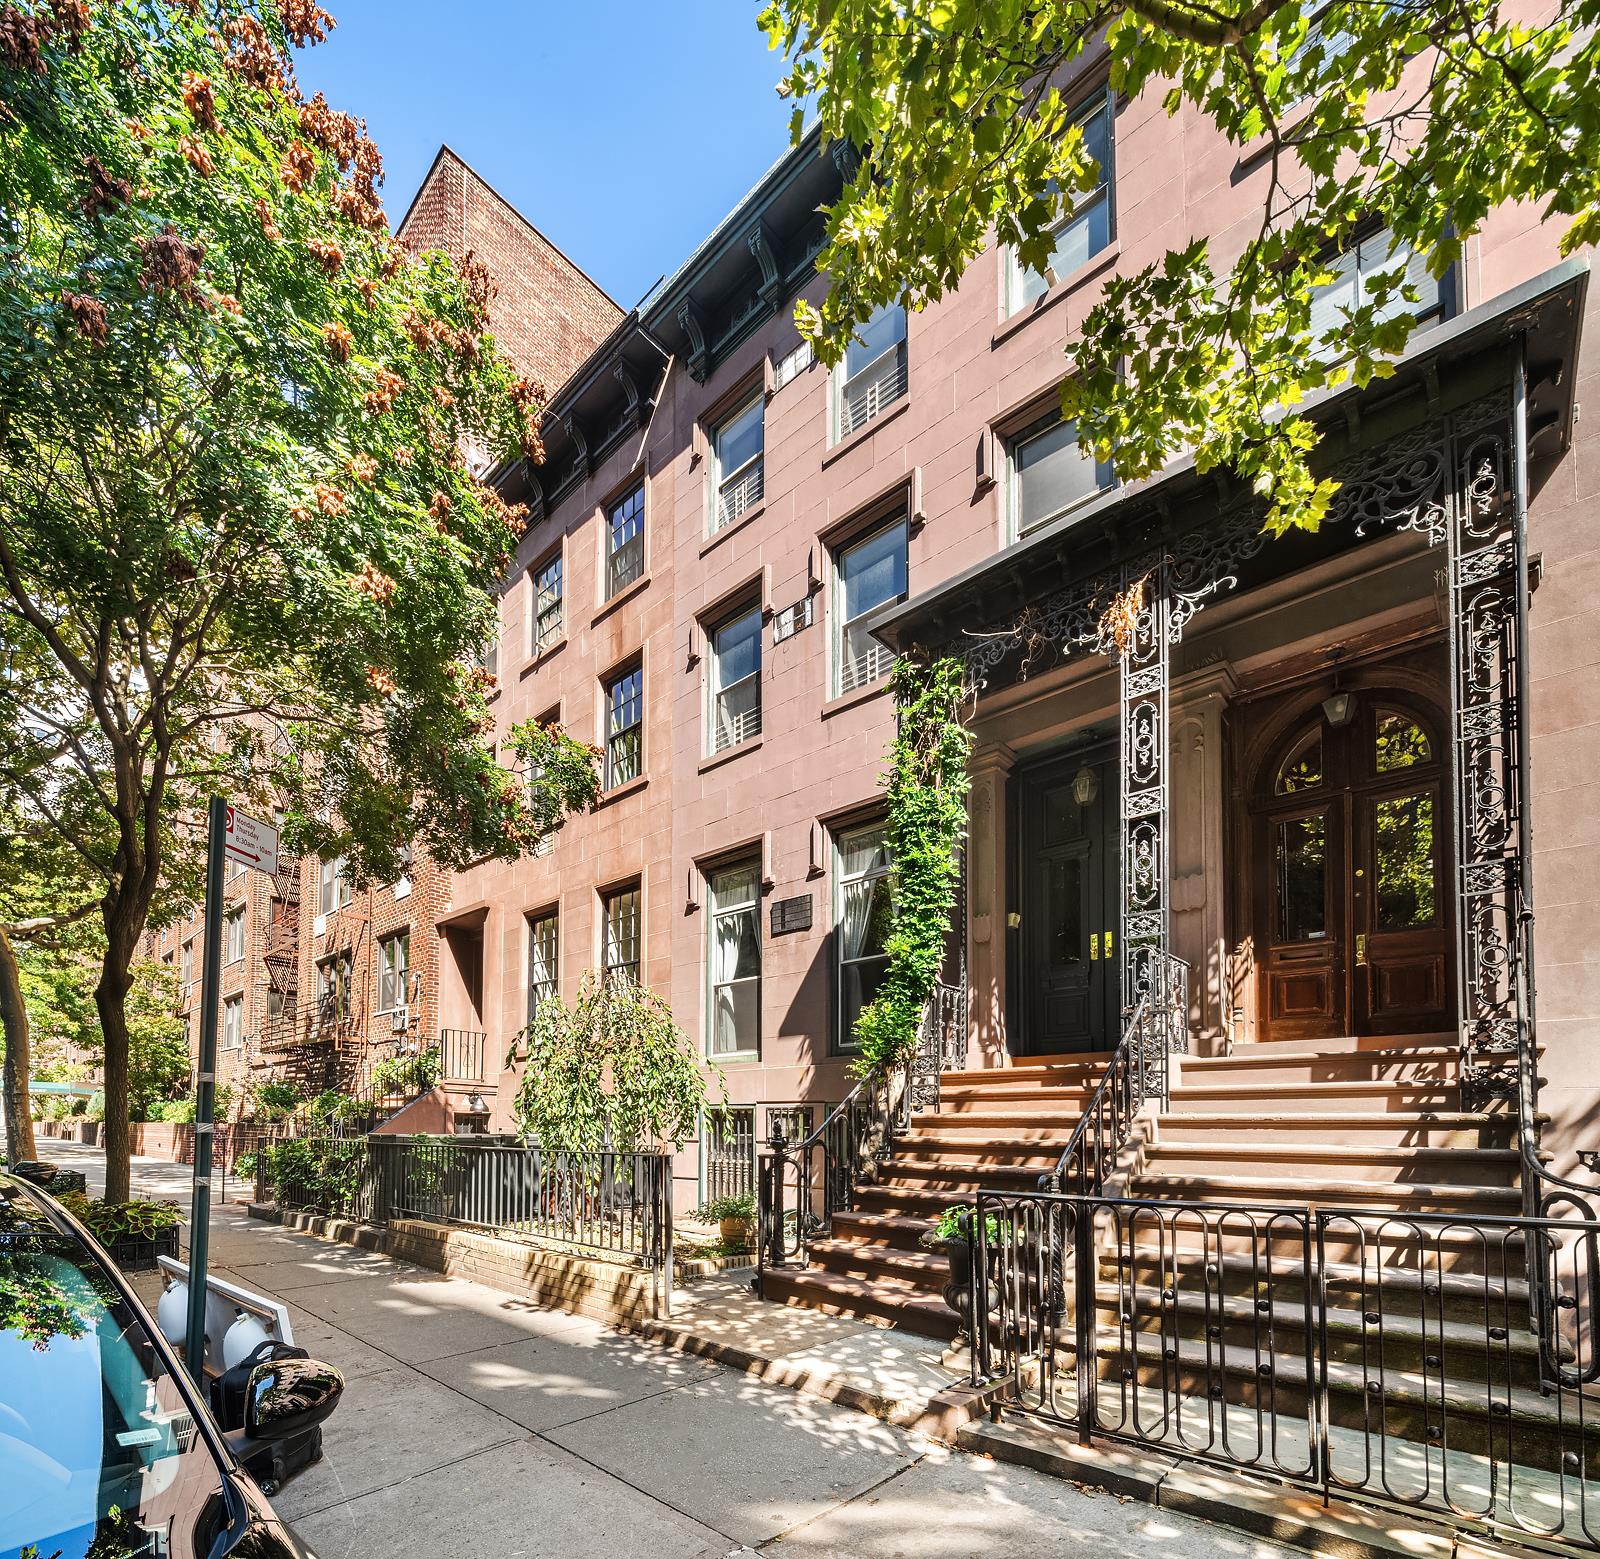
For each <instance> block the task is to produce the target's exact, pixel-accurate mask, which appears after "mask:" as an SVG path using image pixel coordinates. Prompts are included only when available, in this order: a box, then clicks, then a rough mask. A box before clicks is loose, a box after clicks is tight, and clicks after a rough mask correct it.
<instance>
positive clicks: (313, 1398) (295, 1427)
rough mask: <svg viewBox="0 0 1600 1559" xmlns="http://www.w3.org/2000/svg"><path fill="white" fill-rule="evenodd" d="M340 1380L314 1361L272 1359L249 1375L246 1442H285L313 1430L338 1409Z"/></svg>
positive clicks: (332, 1370) (329, 1368)
mask: <svg viewBox="0 0 1600 1559" xmlns="http://www.w3.org/2000/svg"><path fill="white" fill-rule="evenodd" d="M343 1395H344V1376H343V1375H341V1374H340V1373H339V1371H338V1370H336V1369H335V1368H334V1367H333V1366H332V1365H331V1364H322V1363H319V1362H318V1361H317V1360H316V1359H273V1360H272V1361H271V1362H270V1363H266V1364H258V1365H256V1367H255V1368H254V1369H253V1370H251V1371H250V1380H249V1384H248V1385H247V1386H246V1387H245V1396H244V1432H245V1437H246V1438H247V1439H250V1440H288V1439H292V1438H293V1437H294V1436H295V1435H298V1434H303V1433H304V1432H305V1431H306V1430H308V1429H312V1428H315V1426H316V1425H318V1424H320V1423H321V1422H322V1421H323V1419H325V1418H326V1417H327V1416H328V1415H329V1414H330V1413H331V1412H332V1411H333V1410H334V1408H336V1407H337V1406H338V1405H339V1398H340V1397H341V1396H343Z"/></svg>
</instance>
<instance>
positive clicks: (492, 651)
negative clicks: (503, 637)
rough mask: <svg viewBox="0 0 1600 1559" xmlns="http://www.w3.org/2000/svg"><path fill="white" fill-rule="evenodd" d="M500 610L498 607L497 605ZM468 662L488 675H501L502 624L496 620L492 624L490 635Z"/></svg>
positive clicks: (474, 651)
mask: <svg viewBox="0 0 1600 1559" xmlns="http://www.w3.org/2000/svg"><path fill="white" fill-rule="evenodd" d="M496 611H498V607H496ZM468 664H469V665H471V666H472V667H473V668H474V669H475V670H478V671H481V672H483V673H484V674H485V675H486V676H490V677H498V676H499V675H500V624H499V622H498V620H497V621H495V622H494V623H493V624H491V625H490V628H489V637H488V638H487V639H485V640H484V641H483V643H482V644H480V645H479V646H478V647H477V648H476V649H475V650H473V652H472V654H471V655H470V656H469V657H468Z"/></svg>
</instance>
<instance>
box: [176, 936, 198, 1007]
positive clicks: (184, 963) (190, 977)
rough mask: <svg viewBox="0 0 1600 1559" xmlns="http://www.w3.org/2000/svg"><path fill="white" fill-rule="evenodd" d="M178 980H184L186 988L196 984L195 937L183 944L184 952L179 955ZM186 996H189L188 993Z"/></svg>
mask: <svg viewBox="0 0 1600 1559" xmlns="http://www.w3.org/2000/svg"><path fill="white" fill-rule="evenodd" d="M178 978H179V979H180V980H182V981H183V983H184V984H185V985H186V986H187V985H191V984H193V982H194V938H193V937H190V938H189V940H188V941H187V942H185V943H184V944H183V951H182V952H181V953H180V954H179V963H178ZM184 994H185V995H187V994H188V992H187V991H185V992H184Z"/></svg>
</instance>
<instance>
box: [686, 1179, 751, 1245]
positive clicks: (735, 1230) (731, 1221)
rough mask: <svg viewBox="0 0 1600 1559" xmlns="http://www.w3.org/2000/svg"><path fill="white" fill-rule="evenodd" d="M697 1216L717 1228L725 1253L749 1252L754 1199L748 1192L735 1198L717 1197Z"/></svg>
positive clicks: (743, 1192)
mask: <svg viewBox="0 0 1600 1559" xmlns="http://www.w3.org/2000/svg"><path fill="white" fill-rule="evenodd" d="M699 1216H700V1217H701V1218H703V1219H704V1220H705V1221H706V1222H707V1223H714V1224H716V1226H717V1233H718V1235H719V1236H720V1237H721V1239H722V1248H723V1249H724V1250H725V1251H728V1252H730V1253H731V1252H733V1251H737V1250H749V1249H750V1239H751V1234H752V1233H753V1231H754V1229H755V1221H756V1199H755V1197H754V1196H752V1195H751V1194H750V1192H748V1191H741V1192H740V1193H739V1194H738V1195H737V1196H719V1197H717V1198H715V1200H713V1201H710V1202H707V1203H706V1205H705V1206H704V1207H702V1208H701V1209H700V1212H699Z"/></svg>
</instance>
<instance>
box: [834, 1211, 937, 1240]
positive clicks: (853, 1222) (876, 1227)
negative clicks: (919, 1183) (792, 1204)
mask: <svg viewBox="0 0 1600 1559" xmlns="http://www.w3.org/2000/svg"><path fill="white" fill-rule="evenodd" d="M932 1227H933V1217H932V1215H929V1216H926V1217H921V1216H918V1215H917V1214H915V1213H911V1214H906V1213H901V1212H891V1211H887V1210H883V1209H878V1210H872V1209H865V1208H864V1209H859V1210H857V1211H855V1212H848V1213H835V1214H834V1215H833V1237H834V1239H836V1240H849V1241H851V1242H852V1243H854V1244H857V1245H882V1246H888V1247H890V1248H892V1249H894V1250H917V1249H918V1248H919V1247H918V1244H917V1241H918V1240H920V1239H921V1238H922V1236H923V1235H924V1234H926V1233H927V1232H928V1230H929V1229H931V1228H932Z"/></svg>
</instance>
